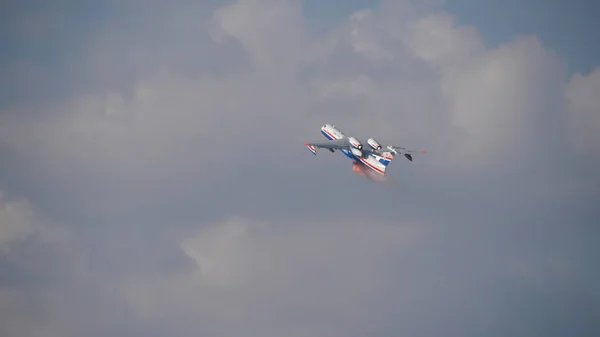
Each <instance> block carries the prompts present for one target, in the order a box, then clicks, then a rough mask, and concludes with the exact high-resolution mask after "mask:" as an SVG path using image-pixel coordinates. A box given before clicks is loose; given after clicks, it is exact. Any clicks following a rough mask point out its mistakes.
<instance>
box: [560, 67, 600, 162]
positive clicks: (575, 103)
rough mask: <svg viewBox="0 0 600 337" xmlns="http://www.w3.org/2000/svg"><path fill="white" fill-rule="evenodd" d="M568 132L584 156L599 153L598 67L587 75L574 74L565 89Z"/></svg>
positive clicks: (599, 89) (599, 106)
mask: <svg viewBox="0 0 600 337" xmlns="http://www.w3.org/2000/svg"><path fill="white" fill-rule="evenodd" d="M566 98H567V103H568V109H569V110H568V113H569V116H570V120H569V122H570V130H569V134H570V136H571V140H572V141H573V144H574V146H575V148H576V149H577V150H578V151H580V152H581V153H582V154H584V155H585V156H594V155H595V156H597V155H599V154H600V68H597V69H595V70H594V71H592V72H591V73H590V74H589V75H587V76H583V75H581V74H575V75H574V76H573V77H572V78H571V80H570V81H569V84H568V86H567V89H566Z"/></svg>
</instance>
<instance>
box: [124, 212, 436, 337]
mask: <svg viewBox="0 0 600 337" xmlns="http://www.w3.org/2000/svg"><path fill="white" fill-rule="evenodd" d="M289 225H290V224H286V225H285V226H276V225H275V224H268V223H260V222H253V221H248V220H246V219H243V218H230V219H228V220H226V221H224V222H222V223H218V224H216V225H215V226H210V227H207V228H205V229H203V230H201V231H200V232H199V233H198V235H196V236H194V237H191V238H188V239H186V240H184V241H183V242H182V249H183V251H184V252H185V253H186V255H187V256H189V257H190V258H192V259H193V261H194V262H195V264H196V268H194V269H193V270H191V271H187V272H184V273H182V274H179V275H169V276H165V277H164V278H161V277H159V278H157V279H154V280H150V279H147V280H133V282H132V283H131V284H129V286H128V287H127V288H126V296H127V297H128V298H129V299H130V301H131V304H132V305H133V306H134V308H136V311H137V312H138V314H140V315H141V317H143V318H144V319H145V320H148V321H153V320H156V319H159V318H160V317H165V315H168V316H169V317H171V315H173V317H180V319H181V322H182V324H188V323H190V322H192V320H193V324H194V327H193V328H192V329H193V330H191V331H195V332H197V333H200V332H201V331H205V330H204V329H205V328H207V327H212V326H215V329H218V330H217V331H219V333H225V334H228V335H240V336H241V335H245V331H247V329H252V330H253V331H255V332H256V333H260V334H267V335H271V334H277V333H283V332H284V331H285V335H286V336H304V335H307V334H319V333H323V332H326V331H333V330H332V329H333V328H335V327H336V326H337V325H339V324H345V323H344V322H345V321H346V320H357V321H358V322H360V321H363V320H364V319H365V317H366V316H365V315H367V316H368V313H369V311H370V310H373V309H374V308H373V307H372V305H371V304H369V303H368V301H369V298H372V297H378V296H382V294H383V293H384V292H385V291H386V290H387V289H388V288H389V287H390V286H392V284H393V280H392V279H391V278H390V276H391V274H389V272H388V267H389V266H391V265H392V264H393V263H394V261H395V260H397V259H399V258H400V257H401V255H402V254H405V253H407V252H408V251H410V249H411V248H412V247H413V246H414V245H417V244H418V243H419V241H420V240H422V236H423V235H424V234H426V230H425V227H423V226H421V227H418V226H413V225H402V224H384V223H378V222H372V221H369V222H367V221H365V222H362V221H356V222H352V221H350V222H348V221H339V222H337V223H332V222H320V221H315V222H312V223H310V222H309V223H298V224H297V225H295V226H289ZM342 313H343V317H344V318H342V317H341V316H340V318H333V317H337V316H338V315H341V314H342ZM302 316H304V317H305V318H302ZM194 317H195V319H194ZM318 317H332V318H333V319H328V320H327V321H326V322H323V323H318V322H316V321H315V322H314V323H313V324H310V325H308V326H306V325H305V323H308V322H310V321H312V320H314V319H317V318H318ZM305 320H308V321H305ZM184 322H185V323H184ZM242 327H243V328H242ZM345 329H346V328H343V327H342V330H345ZM208 331H211V329H210V328H208ZM328 334H329V333H328ZM341 334H342V333H341V332H337V333H335V335H341Z"/></svg>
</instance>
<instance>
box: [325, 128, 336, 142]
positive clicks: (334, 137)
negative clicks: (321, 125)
mask: <svg viewBox="0 0 600 337" xmlns="http://www.w3.org/2000/svg"><path fill="white" fill-rule="evenodd" d="M323 132H325V133H326V134H327V135H329V137H331V138H333V139H335V140H337V139H338V138H337V137H336V136H334V135H333V134H332V133H331V132H329V131H327V129H323Z"/></svg>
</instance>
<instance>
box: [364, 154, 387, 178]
mask: <svg viewBox="0 0 600 337" xmlns="http://www.w3.org/2000/svg"><path fill="white" fill-rule="evenodd" d="M358 159H359V160H360V161H361V162H362V163H363V164H365V165H367V166H368V167H369V168H371V169H373V171H375V172H377V173H379V174H381V175H384V174H385V172H384V171H383V170H382V169H380V168H378V167H376V166H374V165H373V164H371V163H369V162H368V161H366V160H365V159H363V158H360V157H358Z"/></svg>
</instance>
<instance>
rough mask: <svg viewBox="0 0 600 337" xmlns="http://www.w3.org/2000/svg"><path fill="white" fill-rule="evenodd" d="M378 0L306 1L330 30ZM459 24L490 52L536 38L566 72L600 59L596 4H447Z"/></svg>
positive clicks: (524, 0) (312, 15) (448, 0)
mask: <svg viewBox="0 0 600 337" xmlns="http://www.w3.org/2000/svg"><path fill="white" fill-rule="evenodd" d="M379 3H380V1H378V0H348V1H320V0H303V4H304V11H305V14H306V16H307V18H308V19H309V20H311V21H312V22H313V24H315V25H316V27H322V28H323V27H331V26H333V25H335V23H336V22H338V21H340V20H344V19H346V18H347V17H348V16H349V15H350V14H351V13H352V12H354V11H356V10H360V9H365V8H371V9H374V8H377V6H378V5H379ZM443 8H444V9H445V10H447V11H449V12H450V13H452V14H453V15H455V17H456V19H457V21H458V22H459V23H461V24H465V25H473V26H475V27H477V29H479V31H480V32H481V34H482V36H483V37H484V39H485V42H486V44H487V46H488V47H491V48H494V47H497V46H498V45H500V44H503V43H507V42H509V41H510V40H512V39H513V38H514V37H515V36H517V35H525V34H534V35H536V36H537V37H538V38H539V39H540V40H541V41H542V43H543V44H544V45H545V46H546V47H548V48H550V49H553V50H555V51H556V52H557V53H558V55H560V56H561V57H562V58H564V59H565V60H566V62H567V65H568V72H570V73H572V72H581V73H588V72H590V71H591V70H592V69H593V68H594V67H595V66H596V65H597V64H598V60H600V37H599V36H600V35H598V31H600V23H599V22H600V21H599V20H598V17H599V16H600V2H598V1H593V0H573V1H567V0H560V1H545V0H537V1H536V0H445V1H444V5H443Z"/></svg>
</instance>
